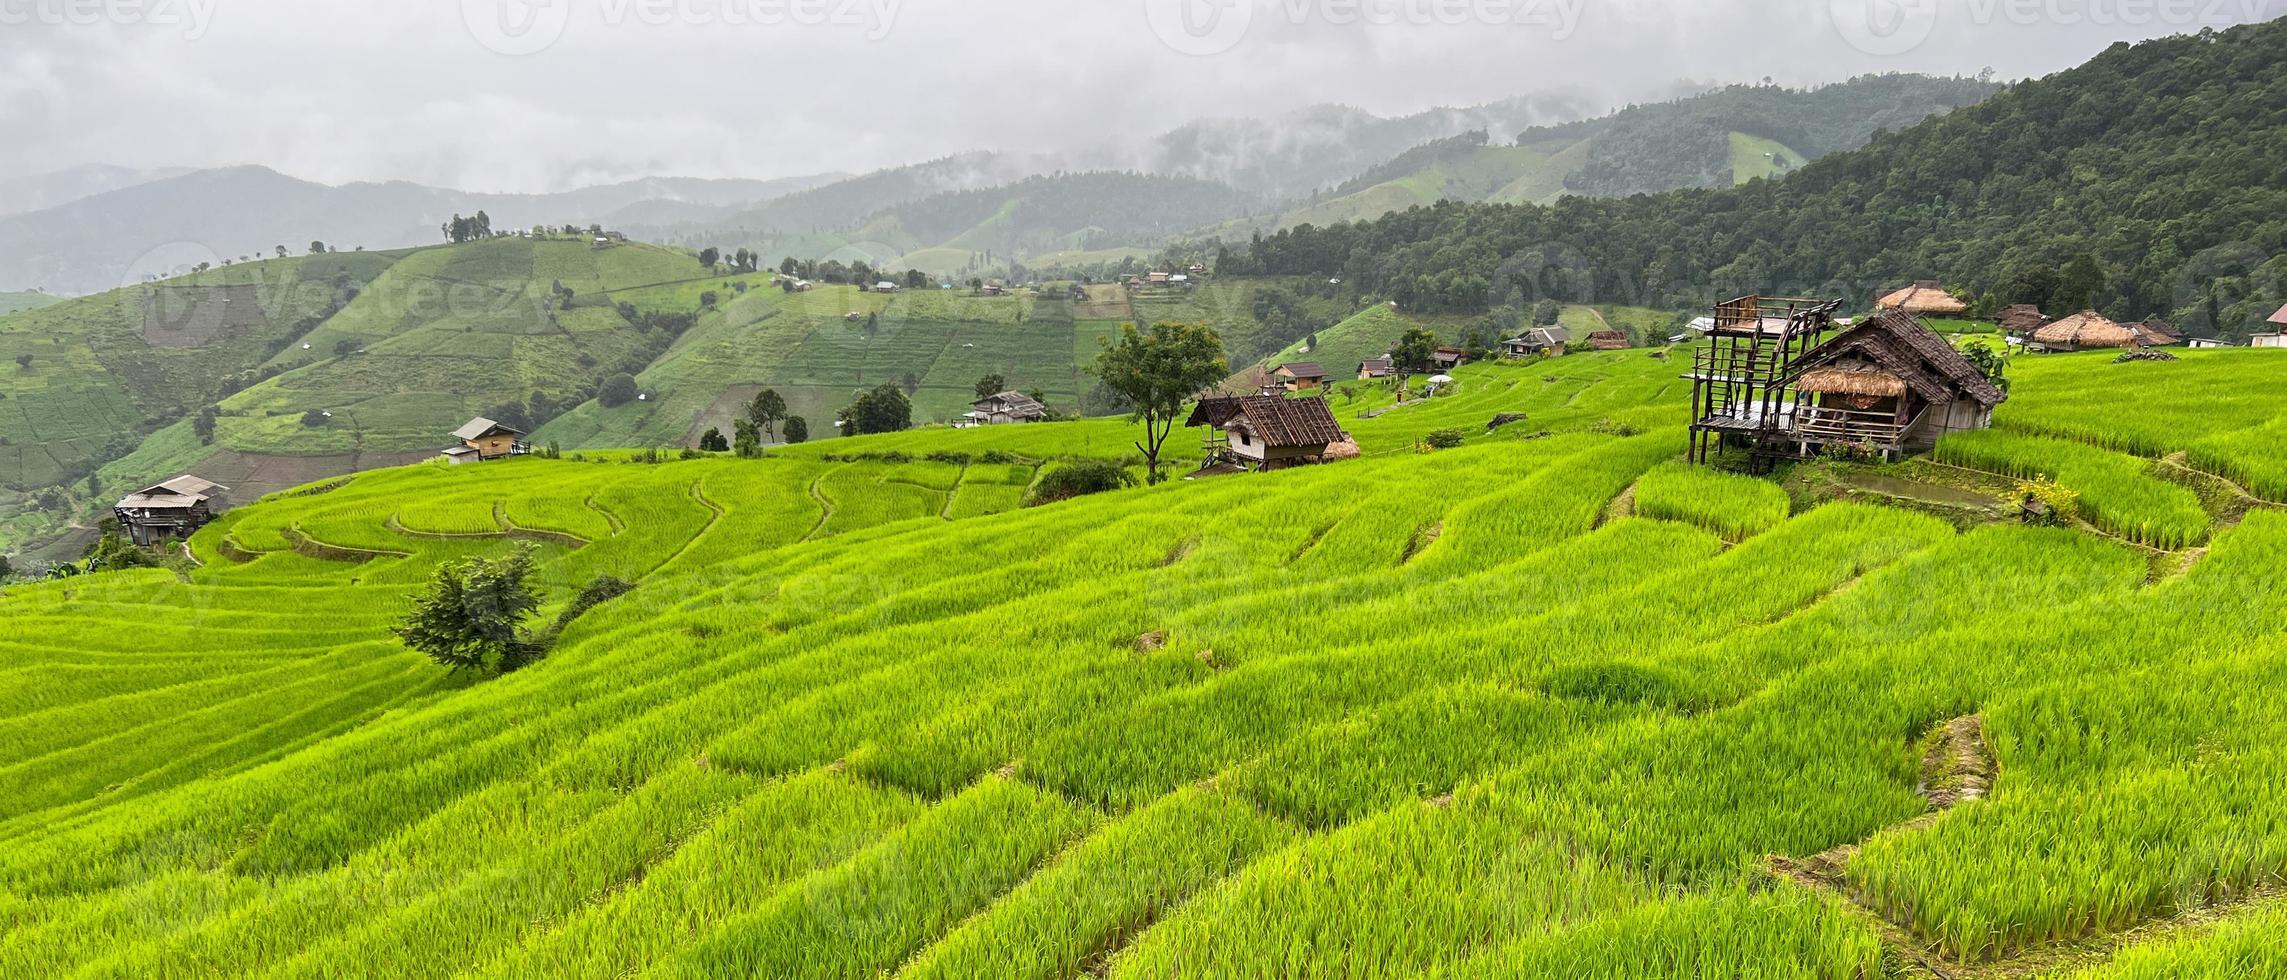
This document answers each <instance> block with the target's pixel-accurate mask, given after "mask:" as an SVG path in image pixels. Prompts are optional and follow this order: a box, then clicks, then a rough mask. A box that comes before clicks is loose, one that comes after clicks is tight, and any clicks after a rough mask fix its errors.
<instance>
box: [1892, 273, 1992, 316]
mask: <svg viewBox="0 0 2287 980" xmlns="http://www.w3.org/2000/svg"><path fill="white" fill-rule="evenodd" d="M1874 305H1875V306H1876V307H1878V308H1880V309H1885V310H1904V311H1905V312H1908V313H1911V314H1914V315H1915V316H1935V317H1957V316H1960V315H1962V314H1963V313H1965V312H1968V310H1969V304H1968V303H1964V302H1962V301H1961V300H1958V299H1955V298H1954V296H1953V294H1952V293H1948V292H1946V291H1945V288H1944V287H1942V286H1939V285H1938V281H1937V280H1935V279H1921V280H1917V281H1916V282H1915V283H1914V284H1913V285H1911V286H1908V287H1906V288H1904V289H1901V290H1898V291H1896V292H1893V293H1890V294H1888V295H1886V296H1883V297H1882V298H1881V299H1878V300H1876V301H1875V302H1874Z"/></svg>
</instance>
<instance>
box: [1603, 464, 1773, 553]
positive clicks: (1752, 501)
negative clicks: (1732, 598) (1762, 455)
mask: <svg viewBox="0 0 2287 980" xmlns="http://www.w3.org/2000/svg"><path fill="white" fill-rule="evenodd" d="M1790 509H1792V504H1791V503H1790V502H1789V501H1788V500H1787V492H1786V491H1784V490H1781V489H1779V487H1778V485H1777V484H1774V483H1772V482H1770V481H1768V480H1758V479H1755V478H1752V477H1746V476H1739V475H1736V474H1731V473H1721V472H1717V471H1715V470H1711V469H1708V468H1707V467H1704V466H1691V465H1688V464H1684V463H1669V464H1667V465H1665V466H1662V467H1660V468H1658V469H1655V470H1653V471H1651V472H1650V473H1646V474H1644V478H1643V479H1642V480H1640V481H1638V482H1637V483H1636V512H1637V513H1639V514H1642V515H1644V516H1646V517H1652V518H1657V519H1660V520H1664V521H1683V522H1684V523H1687V524H1697V525H1699V526H1701V527H1704V528H1707V529H1708V530H1710V531H1714V532H1715V533H1717V534H1721V535H1723V538H1724V540H1726V541H1734V542H1737V541H1744V540H1746V539H1748V538H1751V537H1754V536H1755V535H1758V534H1761V533H1763V532H1764V531H1768V530H1770V529H1771V528H1773V527H1775V526H1777V525H1778V523H1779V522H1780V521H1783V520H1786V519H1787V512H1788V511H1789V510H1790Z"/></svg>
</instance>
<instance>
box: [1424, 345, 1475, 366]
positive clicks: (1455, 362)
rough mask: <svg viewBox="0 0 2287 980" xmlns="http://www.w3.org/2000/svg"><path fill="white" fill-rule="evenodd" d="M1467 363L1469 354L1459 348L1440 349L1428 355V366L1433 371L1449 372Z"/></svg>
mask: <svg viewBox="0 0 2287 980" xmlns="http://www.w3.org/2000/svg"><path fill="white" fill-rule="evenodd" d="M1468 362H1469V352H1468V351H1465V350H1462V349H1461V348H1459V347H1440V348H1438V349H1436V350H1434V351H1431V352H1430V354H1429V366H1430V369H1431V370H1433V371H1451V370H1453V369H1454V368H1457V367H1460V366H1461V365H1463V364H1466V363H1468Z"/></svg>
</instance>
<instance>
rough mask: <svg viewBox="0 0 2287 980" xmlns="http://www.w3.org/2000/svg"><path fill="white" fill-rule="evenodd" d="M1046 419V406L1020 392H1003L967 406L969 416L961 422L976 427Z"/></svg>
mask: <svg viewBox="0 0 2287 980" xmlns="http://www.w3.org/2000/svg"><path fill="white" fill-rule="evenodd" d="M1047 418H1048V406H1046V405H1043V404H1041V403H1040V402H1039V400H1037V399H1035V398H1033V397H1032V396H1031V395H1027V394H1025V393H1023V392H1021V391H1004V392H1001V393H1000V394H997V395H993V396H990V397H987V398H980V399H977V400H976V401H974V402H971V403H970V404H969V414H967V415H964V416H961V421H962V422H964V423H966V424H967V425H970V426H977V425H1021V424H1023V423H1026V422H1039V421H1042V420H1045V419H1047Z"/></svg>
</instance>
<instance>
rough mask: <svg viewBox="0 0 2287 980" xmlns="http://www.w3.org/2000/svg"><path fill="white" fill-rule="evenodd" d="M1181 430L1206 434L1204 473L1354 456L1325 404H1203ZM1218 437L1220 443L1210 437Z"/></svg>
mask: <svg viewBox="0 0 2287 980" xmlns="http://www.w3.org/2000/svg"><path fill="white" fill-rule="evenodd" d="M1183 424H1184V426H1185V427H1187V428H1197V427H1200V426H1205V427H1207V429H1208V430H1209V433H1210V435H1209V438H1208V441H1207V449H1208V455H1207V461H1206V463H1205V464H1204V466H1203V467H1202V468H1206V467H1212V466H1216V465H1218V464H1226V465H1235V466H1240V467H1244V468H1247V469H1251V470H1256V471H1258V472H1259V471H1263V470H1275V469H1284V468H1287V467H1290V466H1302V465H1306V464H1310V463H1321V462H1325V461H1327V460H1329V459H1339V458H1344V457H1347V456H1352V455H1356V454H1357V448H1356V444H1355V443H1353V442H1351V440H1350V435H1349V434H1348V433H1346V432H1343V431H1342V425H1341V423H1339V422H1336V421H1335V420H1334V410H1333V409H1330V408H1328V407H1327V406H1326V400H1325V399H1323V398H1287V397H1284V396H1280V395H1248V396H1244V397H1237V398H1229V397H1220V398H1202V399H1200V400H1199V404H1198V405H1197V406H1195V407H1193V408H1192V410H1191V417H1190V419H1188V420H1187V421H1185V422H1184V423H1183ZM1218 431H1220V432H1221V433H1222V437H1221V438H1220V439H1218V438H1216V437H1215V436H1214V435H1213V433H1215V432H1218Z"/></svg>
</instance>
